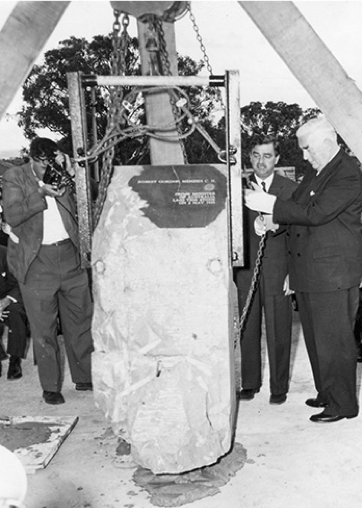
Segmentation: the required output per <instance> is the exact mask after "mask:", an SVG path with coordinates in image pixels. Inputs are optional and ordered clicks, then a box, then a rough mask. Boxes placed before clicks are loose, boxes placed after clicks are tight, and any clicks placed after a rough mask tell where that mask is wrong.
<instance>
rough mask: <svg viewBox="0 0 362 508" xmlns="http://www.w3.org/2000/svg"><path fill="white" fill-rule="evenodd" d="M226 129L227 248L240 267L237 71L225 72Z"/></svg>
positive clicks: (242, 251) (242, 264) (240, 226)
mask: <svg viewBox="0 0 362 508" xmlns="http://www.w3.org/2000/svg"><path fill="white" fill-rule="evenodd" d="M226 104H227V111H226V131H227V136H226V139H227V146H226V155H227V164H228V170H229V186H230V187H229V197H230V220H231V227H230V231H231V249H232V262H233V266H244V237H243V188H242V182H243V181H242V178H241V176H242V159H241V132H240V90H239V72H238V71H226Z"/></svg>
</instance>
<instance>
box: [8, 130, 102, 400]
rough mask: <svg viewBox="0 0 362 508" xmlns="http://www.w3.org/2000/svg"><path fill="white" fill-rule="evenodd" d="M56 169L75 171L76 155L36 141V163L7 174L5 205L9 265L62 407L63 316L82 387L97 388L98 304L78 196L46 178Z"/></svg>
mask: <svg viewBox="0 0 362 508" xmlns="http://www.w3.org/2000/svg"><path fill="white" fill-rule="evenodd" d="M51 165H53V166H54V165H58V167H59V166H63V169H67V166H68V165H69V166H70V160H69V157H67V156H65V154H63V153H62V152H60V151H59V150H58V147H57V145H56V143H54V141H52V140H51V139H48V138H35V139H34V140H33V141H32V142H31V145H30V161H29V162H28V163H27V164H25V165H23V166H17V167H13V168H10V169H8V170H7V171H6V172H5V174H4V176H3V202H4V213H5V220H6V222H7V223H8V224H9V225H10V226H11V233H10V238H9V242H8V265H9V268H10V270H11V271H12V273H13V274H14V275H15V277H16V278H17V280H18V282H19V286H20V290H21V293H22V296H23V300H24V304H25V309H26V313H27V316H28V319H29V322H30V328H31V335H32V338H33V341H34V352H35V360H36V362H37V365H38V372H39V378H40V383H41V386H42V388H43V398H44V400H45V402H46V403H48V404H62V403H64V402H65V401H64V397H63V395H62V393H61V388H62V371H61V358H60V350H59V344H58V341H57V321H58V316H59V317H60V323H61V328H62V332H63V336H64V343H65V349H66V354H67V357H68V362H69V368H70V372H71V377H72V380H73V382H74V383H75V389H76V390H82V391H84V390H92V381H91V354H92V351H93V342H92V337H91V319H92V301H91V295H90V290H89V282H88V276H87V273H86V271H85V270H84V269H82V268H81V264H80V255H79V238H78V224H77V217H76V208H75V200H74V195H73V191H72V188H71V187H70V186H68V185H62V184H61V185H57V184H53V183H48V181H47V182H45V181H44V180H43V179H44V175H45V172H46V170H47V168H48V167H49V166H51ZM69 169H70V168H69Z"/></svg>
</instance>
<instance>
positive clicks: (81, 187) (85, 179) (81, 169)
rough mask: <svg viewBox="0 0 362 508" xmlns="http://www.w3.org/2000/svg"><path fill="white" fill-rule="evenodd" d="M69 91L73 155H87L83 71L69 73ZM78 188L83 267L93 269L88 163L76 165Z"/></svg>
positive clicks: (76, 183)
mask: <svg viewBox="0 0 362 508" xmlns="http://www.w3.org/2000/svg"><path fill="white" fill-rule="evenodd" d="M67 79H68V91H69V109H70V121H71V126H72V141H73V154H74V157H75V158H76V157H78V155H79V153H78V151H79V150H81V151H82V152H84V153H87V122H86V117H85V111H86V109H85V102H84V93H83V88H82V80H81V73H80V72H68V73H67ZM74 169H75V185H76V193H77V209H78V227H79V243H80V254H81V261H82V266H83V268H89V266H90V253H91V232H92V213H91V205H90V204H91V197H90V185H89V178H90V177H89V166H88V163H87V161H85V162H84V164H83V163H82V165H79V164H78V163H75V165H74Z"/></svg>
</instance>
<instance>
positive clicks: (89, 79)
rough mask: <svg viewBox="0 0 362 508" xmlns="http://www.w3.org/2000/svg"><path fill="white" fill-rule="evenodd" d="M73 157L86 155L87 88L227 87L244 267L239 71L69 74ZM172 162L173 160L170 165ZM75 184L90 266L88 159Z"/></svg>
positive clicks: (237, 241)
mask: <svg viewBox="0 0 362 508" xmlns="http://www.w3.org/2000/svg"><path fill="white" fill-rule="evenodd" d="M67 78H68V90H69V108H70V118H71V126H72V141H73V151H74V157H75V159H77V157H79V154H80V153H84V154H87V122H86V114H85V111H86V110H85V101H84V93H83V88H84V87H88V86H95V85H98V86H142V87H145V86H150V87H152V86H184V87H187V86H224V87H225V89H226V163H227V167H228V187H229V203H228V206H229V217H230V242H231V252H232V264H233V266H244V247H243V245H244V243H243V209H242V191H243V188H242V186H243V180H242V164H241V160H242V159H241V133H240V91H239V90H240V87H239V72H238V71H226V73H225V76H210V77H201V76H95V75H92V76H85V75H82V73H80V72H70V73H68V75H67ZM170 163H172V161H171V162H170ZM74 169H75V183H76V192H77V206H78V218H79V237H80V251H81V259H82V265H83V267H89V266H90V255H91V237H92V232H93V224H92V207H91V197H90V171H89V163H88V161H87V160H85V161H84V162H82V163H81V164H79V163H78V162H75V168H74Z"/></svg>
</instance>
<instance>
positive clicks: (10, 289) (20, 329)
mask: <svg viewBox="0 0 362 508" xmlns="http://www.w3.org/2000/svg"><path fill="white" fill-rule="evenodd" d="M0 222H1V220H0ZM6 255H7V252H6V247H4V246H3V245H0V321H2V322H3V323H5V324H6V325H7V326H8V342H7V350H6V351H7V354H8V355H9V356H10V358H9V368H8V372H7V378H8V379H10V380H15V379H20V378H21V377H22V375H23V374H22V368H21V359H22V358H25V355H26V350H27V339H28V326H27V317H26V313H25V309H24V305H23V300H22V298H21V293H20V289H19V285H18V282H17V280H16V279H15V277H14V276H13V275H12V273H10V272H9V269H8V265H7V261H6ZM0 345H1V344H0ZM0 353H1V354H2V358H3V359H5V358H7V355H6V354H5V351H4V350H3V348H2V345H1V351H0ZM1 373H2V367H1V361H0V376H1Z"/></svg>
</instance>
